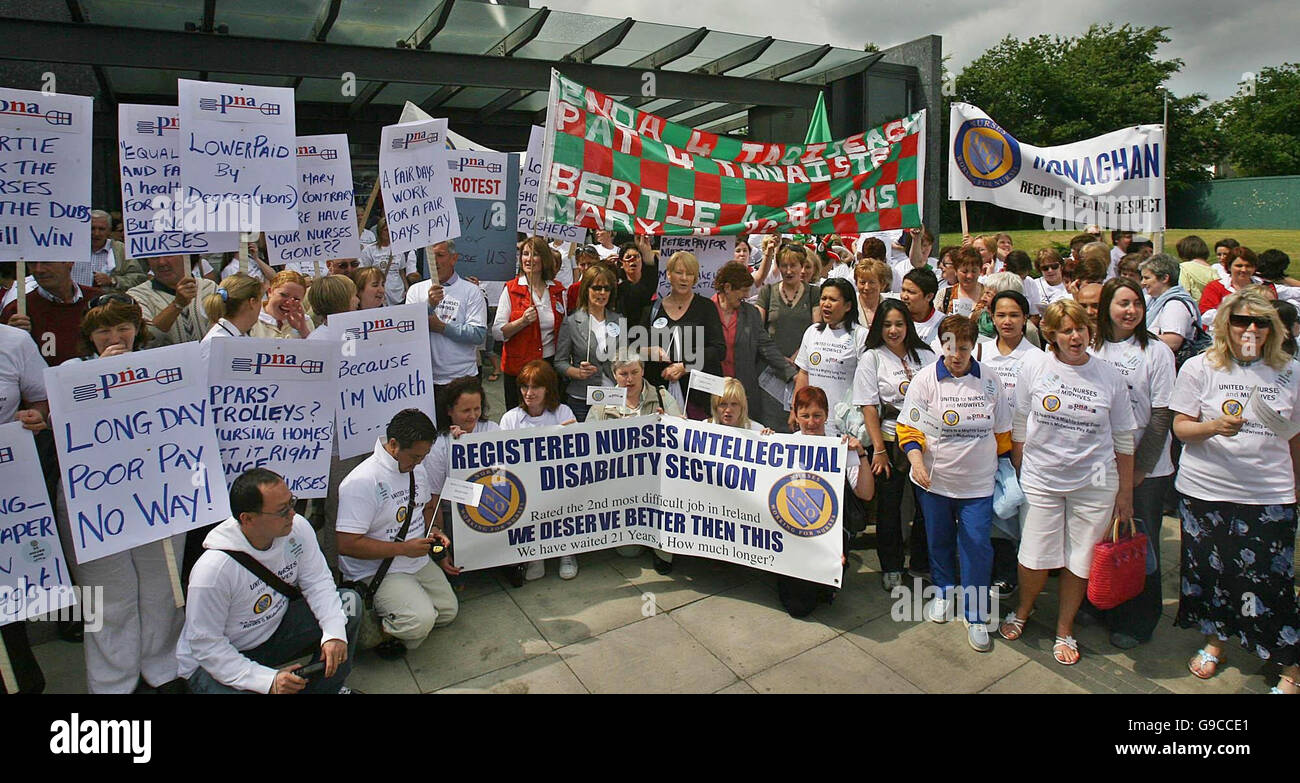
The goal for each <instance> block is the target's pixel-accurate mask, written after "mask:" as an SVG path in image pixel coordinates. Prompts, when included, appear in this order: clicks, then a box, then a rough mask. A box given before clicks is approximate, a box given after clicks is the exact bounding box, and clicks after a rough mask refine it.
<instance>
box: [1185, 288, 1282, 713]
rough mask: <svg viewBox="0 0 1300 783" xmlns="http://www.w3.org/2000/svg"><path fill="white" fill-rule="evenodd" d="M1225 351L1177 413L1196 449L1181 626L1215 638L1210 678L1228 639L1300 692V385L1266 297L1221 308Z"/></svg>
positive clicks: (1188, 453)
mask: <svg viewBox="0 0 1300 783" xmlns="http://www.w3.org/2000/svg"><path fill="white" fill-rule="evenodd" d="M1214 327H1215V328H1214V344H1213V345H1212V346H1211V347H1210V348H1209V349H1207V350H1206V351H1205V353H1203V354H1201V355H1199V356H1195V357H1193V358H1191V359H1189V360H1188V361H1187V363H1186V364H1184V365H1183V368H1182V371H1181V372H1180V373H1179V375H1178V379H1177V380H1176V381H1175V382H1174V392H1173V396H1172V398H1171V399H1170V402H1169V408H1170V410H1172V411H1173V412H1174V424H1173V428H1174V435H1176V436H1177V437H1178V438H1179V440H1181V441H1182V442H1183V444H1184V446H1183V454H1182V457H1181V459H1180V461H1179V464H1178V475H1177V478H1176V479H1175V483H1174V486H1175V488H1176V489H1177V490H1178V492H1179V495H1180V498H1179V503H1178V516H1179V518H1180V519H1181V521H1182V569H1181V570H1182V580H1181V596H1180V599H1179V603H1178V616H1177V618H1176V619H1175V623H1176V624H1177V625H1179V626H1181V627H1183V628H1195V629H1197V630H1199V631H1200V632H1201V633H1203V634H1205V643H1204V646H1203V647H1202V648H1201V649H1200V650H1199V651H1198V652H1197V653H1196V655H1195V656H1193V657H1192V659H1191V660H1190V661H1189V662H1188V664H1187V666H1188V669H1190V670H1191V672H1192V674H1193V675H1195V676H1197V677H1199V678H1201V679H1203V680H1208V679H1210V678H1211V677H1213V676H1214V675H1215V674H1216V673H1217V672H1218V668H1219V663H1220V659H1221V658H1222V657H1223V656H1224V654H1225V653H1226V651H1227V644H1226V643H1227V641H1228V640H1229V639H1232V638H1236V639H1237V640H1239V642H1240V644H1241V646H1242V647H1245V648H1246V649H1247V650H1250V651H1252V652H1254V653H1255V654H1256V655H1258V656H1259V657H1260V658H1263V659H1264V660H1267V661H1271V662H1273V663H1276V664H1278V665H1280V666H1281V667H1282V675H1281V678H1280V680H1279V682H1278V685H1277V687H1276V688H1274V691H1275V692H1280V693H1300V685H1298V681H1300V668H1298V667H1297V664H1300V632H1298V631H1297V629H1300V607H1298V606H1297V599H1296V594H1295V566H1294V562H1293V559H1294V547H1295V534H1296V509H1295V501H1296V491H1295V490H1296V473H1295V467H1296V461H1295V460H1296V456H1297V453H1298V452H1300V435H1298V436H1296V437H1292V438H1291V439H1290V440H1289V441H1284V440H1283V439H1282V438H1281V437H1279V436H1278V432H1277V430H1278V429H1282V430H1283V431H1285V430H1286V427H1287V425H1288V422H1289V423H1290V424H1292V425H1293V424H1295V423H1296V422H1297V421H1300V404H1297V403H1298V400H1297V398H1298V397H1300V381H1298V380H1297V372H1296V365H1295V364H1294V363H1293V362H1292V361H1291V360H1292V357H1291V356H1290V355H1289V354H1287V353H1286V352H1285V351H1284V350H1283V349H1282V343H1283V339H1284V338H1285V336H1286V335H1285V333H1284V330H1283V326H1282V321H1281V319H1280V318H1279V317H1278V315H1277V311H1276V309H1275V308H1274V307H1273V305H1272V302H1270V301H1269V300H1268V299H1267V298H1266V297H1265V296H1263V294H1261V293H1259V292H1257V291H1253V290H1246V291H1242V292H1239V293H1236V294H1232V295H1230V296H1228V297H1227V298H1225V299H1224V300H1223V301H1222V302H1221V303H1219V307H1218V311H1217V313H1216V314H1215V319H1214Z"/></svg>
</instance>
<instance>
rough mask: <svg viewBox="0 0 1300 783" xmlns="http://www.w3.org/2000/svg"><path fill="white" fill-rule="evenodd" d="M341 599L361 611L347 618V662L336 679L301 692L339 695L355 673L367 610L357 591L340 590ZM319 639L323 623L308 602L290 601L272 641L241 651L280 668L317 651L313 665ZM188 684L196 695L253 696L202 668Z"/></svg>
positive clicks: (318, 656) (316, 680)
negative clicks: (359, 632)
mask: <svg viewBox="0 0 1300 783" xmlns="http://www.w3.org/2000/svg"><path fill="white" fill-rule="evenodd" d="M339 598H341V599H343V607H344V612H345V613H347V608H348V607H354V608H356V609H359V610H360V611H354V612H352V613H351V614H348V615H347V618H348V624H347V637H348V659H347V660H346V661H344V662H343V664H342V665H340V666H339V668H338V671H336V672H334V676H333V677H329V678H325V677H315V678H313V679H311V680H310V681H309V682H308V683H307V687H305V688H303V689H302V693H338V692H339V688H341V687H343V682H344V680H346V679H347V678H348V674H349V673H351V671H352V661H353V660H355V658H356V654H357V631H358V630H359V629H360V628H361V611H365V610H364V609H361V606H362V604H361V596H360V595H358V594H357V592H356V591H355V590H351V589H348V588H339ZM320 637H321V628H320V623H318V622H317V621H316V616H315V615H314V614H312V612H311V607H310V606H308V605H307V601H306V599H298V600H297V601H290V602H289V608H288V609H286V610H285V612H284V617H281V618H280V627H278V628H276V629H275V633H273V634H271V638H269V639H267V640H266V641H264V642H262V643H261V644H259V645H258V646H256V647H254V648H253V649H251V650H242V651H241V652H242V653H243V654H244V657H246V658H248V659H249V660H251V661H254V662H256V663H260V664H262V665H263V666H270V667H272V668H279V667H281V666H283V665H284V664H286V663H288V662H289V661H291V660H293V659H294V658H297V657H299V656H300V655H303V654H305V653H306V652H307V650H308V649H311V648H315V653H314V654H313V655H312V658H311V662H312V663H316V662H317V661H319V660H320V659H321V654H320ZM189 684H190V690H191V691H193V692H194V693H252V691H241V690H239V689H238V688H232V687H230V686H229V685H224V684H222V683H220V682H218V681H217V680H216V679H215V678H214V677H213V676H212V675H211V674H208V672H207V671H206V670H205V669H203V668H202V667H200V668H199V669H197V670H196V671H195V672H194V673H193V674H191V675H190V677H189Z"/></svg>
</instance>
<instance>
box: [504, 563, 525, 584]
mask: <svg viewBox="0 0 1300 783" xmlns="http://www.w3.org/2000/svg"><path fill="white" fill-rule="evenodd" d="M501 571H502V574H503V575H504V576H505V578H506V581H508V582H510V586H511V587H523V586H524V566H523V565H514V566H502V567H501Z"/></svg>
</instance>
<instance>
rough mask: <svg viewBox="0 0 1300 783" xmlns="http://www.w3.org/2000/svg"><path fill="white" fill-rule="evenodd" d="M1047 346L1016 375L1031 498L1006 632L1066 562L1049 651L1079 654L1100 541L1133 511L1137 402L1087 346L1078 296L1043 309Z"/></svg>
mask: <svg viewBox="0 0 1300 783" xmlns="http://www.w3.org/2000/svg"><path fill="white" fill-rule="evenodd" d="M1041 325H1042V330H1043V338H1044V341H1045V342H1046V343H1047V344H1048V346H1049V347H1050V351H1049V352H1048V353H1047V354H1045V355H1044V356H1043V357H1042V358H1041V359H1039V360H1038V361H1036V362H1033V363H1032V364H1028V365H1027V366H1026V367H1025V368H1024V371H1023V373H1022V375H1021V378H1020V380H1019V382H1018V383H1017V384H1016V405H1015V414H1014V418H1013V423H1012V430H1011V440H1012V448H1011V462H1012V464H1013V465H1015V467H1016V469H1017V470H1018V471H1019V472H1020V486H1021V489H1023V490H1024V493H1025V498H1026V501H1027V502H1028V505H1029V508H1028V510H1027V511H1026V513H1025V520H1024V525H1023V527H1022V529H1021V538H1020V555H1019V560H1020V568H1019V574H1020V604H1019V606H1018V607H1017V608H1016V610H1015V611H1014V612H1012V613H1010V614H1008V615H1007V617H1006V619H1005V620H1004V621H1003V622H1002V625H1001V627H1000V628H999V632H1000V633H1001V634H1002V637H1003V638H1005V639H1007V640H1008V641H1014V640H1016V639H1019V638H1020V636H1021V634H1023V633H1024V629H1025V621H1026V620H1028V619H1029V616H1030V613H1032V612H1033V610H1034V602H1035V600H1037V598H1038V594H1039V593H1041V592H1042V591H1043V588H1044V587H1045V586H1046V585H1047V577H1048V574H1049V573H1050V572H1051V571H1052V570H1053V569H1058V568H1059V569H1062V570H1061V584H1060V610H1059V612H1058V613H1057V617H1056V640H1055V642H1054V643H1053V645H1052V656H1053V657H1054V658H1055V659H1056V662H1057V663H1060V664H1062V665H1065V666H1071V665H1073V664H1076V663H1078V662H1079V646H1078V643H1077V642H1075V640H1074V636H1073V634H1072V632H1073V630H1074V618H1075V615H1076V614H1077V613H1078V611H1079V607H1080V606H1081V605H1082V604H1083V599H1084V595H1085V594H1086V592H1087V587H1088V574H1089V572H1090V570H1091V568H1092V555H1093V547H1094V546H1096V544H1097V542H1098V541H1099V540H1101V537H1102V536H1103V535H1105V534H1106V532H1107V531H1108V530H1109V529H1110V525H1111V521H1112V520H1116V519H1117V520H1118V521H1119V522H1120V523H1124V522H1128V521H1130V520H1132V518H1133V430H1135V429H1136V428H1137V424H1136V422H1135V421H1134V419H1133V405H1132V403H1131V402H1130V401H1129V391H1128V385H1127V384H1126V383H1125V382H1124V378H1123V376H1122V375H1120V373H1119V371H1118V370H1116V369H1115V368H1114V366H1112V365H1111V364H1110V363H1109V362H1107V361H1105V360H1104V359H1098V358H1095V357H1093V356H1091V355H1090V354H1089V353H1088V347H1089V345H1090V344H1091V342H1092V319H1090V318H1089V317H1088V314H1087V313H1086V312H1085V311H1084V309H1083V306H1082V305H1080V304H1079V303H1078V302H1075V301H1074V300H1073V299H1063V300H1061V301H1059V302H1053V303H1052V304H1051V305H1049V306H1048V307H1047V309H1046V310H1045V311H1044V312H1043V320H1042V324H1041Z"/></svg>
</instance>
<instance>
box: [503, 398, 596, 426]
mask: <svg viewBox="0 0 1300 783" xmlns="http://www.w3.org/2000/svg"><path fill="white" fill-rule="evenodd" d="M576 418H577V416H574V415H573V410H572V409H571V408H570V407H569V406H568V405H565V404H564V403H560V405H559V407H558V408H556V409H555V410H553V411H547V410H544V411H542V415H541V416H529V415H528V411H526V410H524V409H523V407H517V408H511V409H510V410H508V411H506V412H505V413H503V414H501V429H503V430H522V429H527V428H529V427H554V426H556V425H559V424H563V423H565V422H566V421H572V420H573V419H576Z"/></svg>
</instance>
